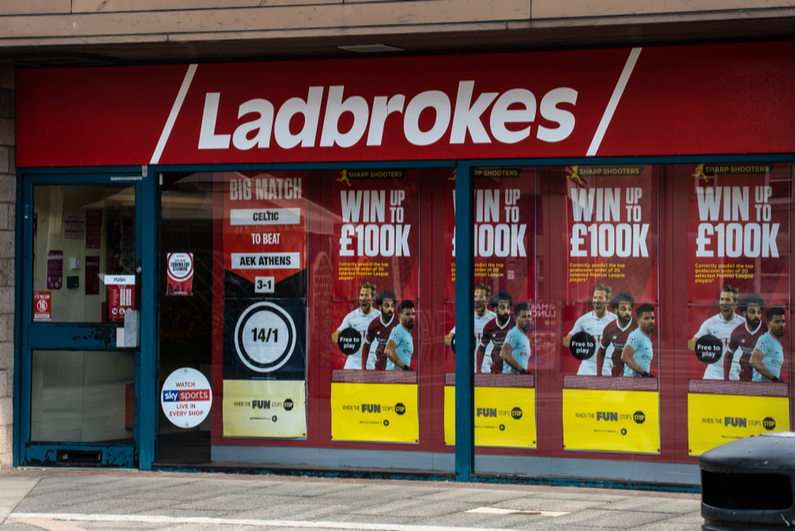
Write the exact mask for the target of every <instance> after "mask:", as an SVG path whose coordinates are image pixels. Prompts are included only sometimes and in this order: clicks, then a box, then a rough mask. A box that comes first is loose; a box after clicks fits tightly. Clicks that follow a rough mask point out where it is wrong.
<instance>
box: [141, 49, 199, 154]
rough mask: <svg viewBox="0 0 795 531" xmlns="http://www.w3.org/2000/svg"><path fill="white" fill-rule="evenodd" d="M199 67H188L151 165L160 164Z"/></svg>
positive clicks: (193, 65) (196, 65)
mask: <svg viewBox="0 0 795 531" xmlns="http://www.w3.org/2000/svg"><path fill="white" fill-rule="evenodd" d="M198 66H199V65H198V64H192V65H190V66H189V67H188V71H187V72H185V79H183V80H182V86H181V87H180V88H179V92H178V93H177V99H175V100H174V105H173V106H172V107H171V113H170V114H169V115H168V120H166V126H165V127H163V132H162V133H160V140H158V141H157V147H156V148H155V152H154V153H152V160H150V161H149V164H157V163H159V162H160V156H161V155H162V154H163V150H164V149H165V148H166V143H167V142H168V137H169V136H171V129H173V128H174V122H176V121H177V116H178V115H179V110H180V109H181V108H182V102H184V101H185V96H186V95H187V94H188V89H189V88H190V84H191V82H192V81H193V75H194V74H195V73H196V68H198Z"/></svg>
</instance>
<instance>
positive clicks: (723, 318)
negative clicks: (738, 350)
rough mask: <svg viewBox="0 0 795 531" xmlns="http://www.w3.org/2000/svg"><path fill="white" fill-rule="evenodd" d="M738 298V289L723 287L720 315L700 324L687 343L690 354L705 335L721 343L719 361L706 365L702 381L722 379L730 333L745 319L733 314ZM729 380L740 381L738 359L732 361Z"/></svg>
mask: <svg viewBox="0 0 795 531" xmlns="http://www.w3.org/2000/svg"><path fill="white" fill-rule="evenodd" d="M739 298H740V290H739V289H737V288H733V287H731V286H729V285H726V286H723V289H722V290H721V291H720V299H719V302H718V303H719V304H720V313H719V314H717V315H713V316H712V317H710V318H709V319H707V320H706V321H704V322H703V323H702V324H701V328H699V329H698V332H696V335H694V336H693V337H692V338H691V339H690V340H689V341H688V342H687V350H689V351H690V352H693V351H694V350H696V342H697V341H698V339H699V338H700V337H704V336H706V335H712V336H715V337H716V338H718V339H720V342H721V343H723V350H722V351H721V354H720V359H718V360H717V361H716V362H715V363H711V364H709V365H707V368H706V370H705V371H704V377H703V379H704V380H723V379H724V374H723V356H725V355H726V351H727V350H728V349H729V342H730V341H731V337H732V332H733V331H734V329H735V328H737V327H738V326H740V325H741V324H744V323H745V318H744V317H742V316H740V315H737V313H736V312H735V310H736V308H737V300H738V299H739ZM729 379H730V380H739V379H740V359H739V357H738V358H737V360H736V361H734V360H733V361H732V364H731V369H730V370H729Z"/></svg>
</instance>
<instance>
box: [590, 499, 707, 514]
mask: <svg viewBox="0 0 795 531" xmlns="http://www.w3.org/2000/svg"><path fill="white" fill-rule="evenodd" d="M601 508H602V509H608V510H611V511H615V510H631V511H641V512H647V513H677V514H681V513H687V512H693V511H701V501H700V500H677V499H662V500H661V499H649V498H626V499H623V500H619V501H615V502H611V503H606V504H604V505H602V507H601Z"/></svg>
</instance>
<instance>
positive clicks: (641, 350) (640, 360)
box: [621, 302, 654, 378]
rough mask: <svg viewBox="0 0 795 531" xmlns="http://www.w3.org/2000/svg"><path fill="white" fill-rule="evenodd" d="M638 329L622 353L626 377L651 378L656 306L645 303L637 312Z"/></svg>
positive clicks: (630, 335)
mask: <svg viewBox="0 0 795 531" xmlns="http://www.w3.org/2000/svg"><path fill="white" fill-rule="evenodd" d="M635 316H636V317H637V319H638V328H636V329H635V330H633V331H632V333H631V334H629V337H628V338H627V343H626V344H625V345H624V350H623V351H622V352H621V361H623V362H624V376H635V377H638V376H643V377H646V378H648V377H651V374H649V369H650V368H651V360H652V358H654V351H653V350H652V345H651V333H652V332H654V306H652V305H651V304H649V303H648V302H647V303H644V304H641V305H640V306H638V309H637V310H636V311H635Z"/></svg>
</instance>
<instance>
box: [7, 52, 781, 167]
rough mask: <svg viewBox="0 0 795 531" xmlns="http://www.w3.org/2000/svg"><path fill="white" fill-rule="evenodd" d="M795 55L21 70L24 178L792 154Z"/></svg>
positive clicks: (551, 55)
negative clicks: (175, 168)
mask: <svg viewBox="0 0 795 531" xmlns="http://www.w3.org/2000/svg"><path fill="white" fill-rule="evenodd" d="M794 57H795V42H774V43H758V44H728V45H709V46H681V47H657V48H633V49H629V48H626V49H611V50H581V51H561V52H539V53H515V54H492V55H471V56H445V57H398V58H377V59H355V60H329V61H303V62H274V63H238V64H199V65H169V66H137V67H111V68H76V69H51V70H50V69H48V70H20V71H19V72H18V74H17V76H18V77H17V105H18V111H17V165H18V166H19V167H43V166H108V165H111V166H112V165H143V164H218V163H261V162H331V161H399V160H433V159H461V158H466V159H473V158H516V157H522V158H550V157H591V156H595V157H619V156H622V157H623V156H666V155H711V154H741V153H742V154H746V153H792V152H795V135H790V134H786V133H785V132H786V131H788V128H790V127H791V124H792V123H795V105H793V100H792V93H791V87H792V86H794V85H795V60H794V59H793V58H794Z"/></svg>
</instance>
